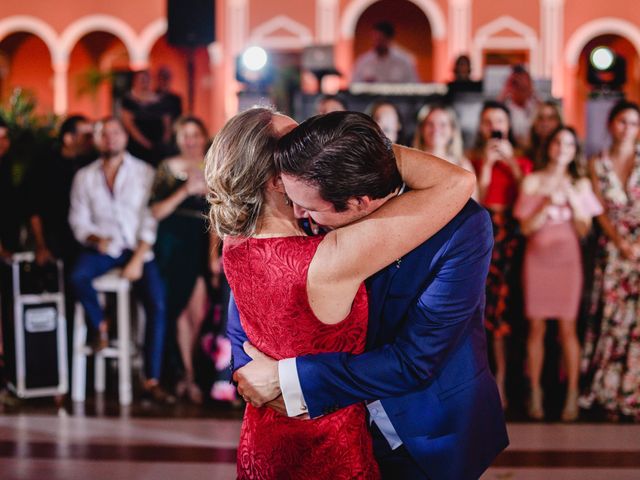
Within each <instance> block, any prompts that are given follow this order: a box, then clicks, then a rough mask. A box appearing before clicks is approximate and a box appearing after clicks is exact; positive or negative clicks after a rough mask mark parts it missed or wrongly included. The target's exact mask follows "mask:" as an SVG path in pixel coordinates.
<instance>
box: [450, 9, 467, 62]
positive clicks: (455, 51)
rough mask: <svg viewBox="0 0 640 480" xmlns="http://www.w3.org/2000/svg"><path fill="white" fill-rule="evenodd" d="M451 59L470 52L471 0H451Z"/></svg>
mask: <svg viewBox="0 0 640 480" xmlns="http://www.w3.org/2000/svg"><path fill="white" fill-rule="evenodd" d="M448 37H449V42H448V44H449V59H450V60H453V59H454V58H456V57H457V56H458V55H461V54H463V53H464V54H470V50H471V0H449V35H448Z"/></svg>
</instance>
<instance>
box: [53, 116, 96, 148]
mask: <svg viewBox="0 0 640 480" xmlns="http://www.w3.org/2000/svg"><path fill="white" fill-rule="evenodd" d="M83 122H89V120H88V119H87V117H85V116H84V115H71V116H70V117H67V118H66V119H65V121H64V122H62V125H60V132H59V133H58V139H59V140H60V141H61V142H62V139H63V138H64V136H65V135H66V134H67V133H74V134H75V133H77V131H78V124H79V123H83Z"/></svg>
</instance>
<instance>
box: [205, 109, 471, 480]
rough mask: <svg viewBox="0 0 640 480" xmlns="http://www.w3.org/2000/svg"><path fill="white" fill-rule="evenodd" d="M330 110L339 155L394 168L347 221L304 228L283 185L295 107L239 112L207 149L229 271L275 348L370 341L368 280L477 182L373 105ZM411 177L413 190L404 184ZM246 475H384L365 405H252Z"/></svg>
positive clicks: (257, 338) (341, 346) (354, 204)
mask: <svg viewBox="0 0 640 480" xmlns="http://www.w3.org/2000/svg"><path fill="white" fill-rule="evenodd" d="M318 118H319V117H318ZM321 118H323V119H328V122H329V123H328V124H327V122H325V123H323V125H324V128H327V125H328V126H329V127H330V128H329V130H330V131H331V132H335V131H336V129H339V130H338V131H339V132H341V133H340V135H339V136H338V138H339V142H336V144H335V145H333V146H332V148H339V146H338V145H337V143H342V142H345V144H348V145H350V147H351V148H345V149H344V150H343V153H342V154H341V155H340V158H341V162H344V165H345V166H346V165H347V164H349V165H352V164H351V163H348V162H349V161H350V160H349V159H350V158H351V157H352V156H353V155H357V156H360V155H362V152H366V153H365V156H366V157H367V158H371V159H372V160H375V161H372V162H371V163H372V165H373V164H374V163H375V164H381V165H385V168H382V169H379V170H378V171H379V172H380V176H381V178H384V179H386V180H385V182H384V183H385V184H386V187H385V188H382V189H381V190H380V191H379V197H378V198H371V197H369V196H363V197H351V198H350V199H349V200H348V201H347V205H346V208H345V210H344V211H343V212H340V213H341V214H344V218H345V222H344V223H348V225H346V226H344V227H341V228H337V229H334V230H331V231H330V232H329V233H327V234H326V235H320V236H315V237H308V236H306V235H305V233H304V231H303V230H302V229H301V228H300V226H299V224H298V222H297V221H296V218H295V216H294V212H293V208H292V206H291V202H290V201H289V199H288V197H287V196H286V192H285V190H284V187H283V181H284V183H286V182H287V181H289V180H288V178H287V176H286V175H282V176H281V175H279V174H278V172H277V171H276V166H275V163H274V149H275V146H276V141H277V139H278V138H279V137H280V136H282V135H284V134H285V133H287V132H289V131H290V130H292V129H293V128H294V127H295V126H296V124H295V122H294V121H293V120H291V119H290V118H288V117H285V116H282V115H278V114H275V113H274V112H272V111H271V110H268V109H264V108H257V109H251V110H248V111H245V112H243V113H240V114H238V115H236V116H235V117H234V118H232V119H231V120H230V121H229V122H228V123H227V124H226V125H225V127H224V128H223V129H222V130H221V131H220V133H218V135H217V136H216V138H215V140H214V142H213V145H212V146H211V149H210V150H209V153H208V154H207V159H206V163H207V165H206V177H207V183H208V185H209V195H208V199H209V202H210V203H211V214H210V216H211V220H212V224H213V226H214V228H215V229H216V230H217V232H218V233H219V235H220V236H221V237H223V238H224V243H225V246H224V251H223V259H224V266H225V272H226V274H227V277H228V279H229V284H230V285H231V289H232V291H233V293H234V297H235V301H236V304H237V306H238V310H239V312H240V320H241V323H242V327H243V328H244V330H245V332H246V333H247V336H248V338H249V340H250V342H251V343H252V344H253V345H255V346H256V347H257V348H258V349H260V350H261V351H263V352H264V353H266V354H267V355H269V356H270V357H272V358H275V359H283V358H290V357H295V356H300V355H306V354H315V353H320V352H335V351H343V352H351V353H359V352H362V351H363V349H364V346H365V338H366V330H367V313H368V312H367V292H366V289H365V287H364V283H363V282H364V280H365V279H366V278H367V277H369V276H370V275H372V274H373V273H375V272H377V271H378V270H380V269H382V268H383V267H385V266H387V265H388V264H390V263H392V262H393V261H394V260H396V259H398V258H400V257H402V256H403V255H404V254H405V253H408V252H409V251H411V250H412V249H413V248H415V247H416V246H418V245H419V244H421V243H422V242H424V241H425V240H426V239H427V238H429V237H430V236H431V235H433V234H434V233H436V232H437V231H438V230H439V229H440V228H442V227H443V226H444V225H445V224H446V223H447V222H448V221H449V220H451V219H452V218H453V217H454V216H455V215H456V213H457V212H458V211H459V210H460V209H461V208H462V207H463V206H464V204H465V203H466V201H467V200H468V199H469V197H470V195H471V192H472V190H473V188H474V183H475V182H474V180H473V176H472V175H471V174H469V173H467V172H465V171H464V170H462V169H459V168H458V167H455V166H454V165H451V164H450V163H449V162H446V161H444V160H440V159H438V158H436V157H433V156H431V155H428V154H425V153H422V152H418V151H416V150H412V149H408V148H404V147H399V146H393V147H391V145H390V143H389V142H388V140H386V139H385V137H384V134H383V133H382V131H381V130H380V129H379V128H378V127H377V126H376V124H375V123H374V122H373V120H372V119H370V118H369V117H368V116H366V115H363V114H359V113H354V112H334V113H330V114H327V115H325V116H323V117H321ZM314 125H317V123H316V124H314ZM318 128H320V127H318ZM347 137H348V138H347ZM348 142H351V143H348ZM354 145H355V146H358V147H360V148H358V149H354V148H353V146H354ZM355 150H358V151H355ZM342 159H343V160H342ZM394 166H397V168H394ZM388 167H391V168H388ZM372 168H373V166H372ZM372 173H373V172H372ZM376 175H377V174H376ZM400 176H402V178H400ZM281 177H282V178H281ZM363 181H365V180H364V179H363ZM402 181H404V182H405V183H406V184H407V186H408V187H409V188H410V189H411V191H409V192H407V193H404V194H402V195H398V193H399V191H400V187H401V184H402ZM298 188H304V186H303V187H298ZM309 188H311V187H309ZM323 202H324V203H323ZM312 204H313V205H312ZM316 204H317V205H319V206H317V207H316V206H315V205H316ZM332 205H333V204H331V203H330V202H327V201H326V200H324V199H322V198H321V197H319V194H318V198H315V199H313V198H312V199H311V200H310V201H309V204H308V205H306V206H305V207H306V208H307V209H308V210H310V209H314V208H318V210H316V212H317V213H318V215H316V218H321V217H322V213H323V212H324V211H326V210H327V209H330V208H333V207H332ZM296 208H299V207H296ZM356 220H357V221H356ZM351 222H354V223H351ZM372 252H375V254H372ZM238 477H239V478H241V479H276V478H278V479H280V478H295V479H305V478H331V479H334V480H337V479H351V478H378V477H379V472H378V469H377V465H376V462H375V459H374V457H373V450H372V445H371V438H370V436H369V432H368V429H367V425H366V420H365V406H364V405H363V404H355V405H352V406H350V407H347V408H344V409H341V410H338V411H336V412H334V413H331V414H328V415H325V416H323V417H320V418H318V419H313V420H299V419H295V418H289V417H287V416H284V415H280V414H278V413H276V412H275V411H274V410H272V409H269V408H254V407H253V406H252V405H247V409H246V411H245V416H244V421H243V424H242V430H241V436H240V445H239V447H238Z"/></svg>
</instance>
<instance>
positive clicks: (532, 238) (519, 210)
mask: <svg viewBox="0 0 640 480" xmlns="http://www.w3.org/2000/svg"><path fill="white" fill-rule="evenodd" d="M546 145H547V147H546V149H545V150H544V151H543V156H542V160H543V161H542V165H543V167H542V168H541V169H540V170H538V171H536V172H534V173H532V174H530V175H528V176H527V177H525V179H524V180H523V182H522V185H521V188H520V193H519V195H518V200H517V202H516V205H515V208H514V216H515V217H516V218H517V219H518V220H519V221H520V225H521V229H522V232H523V233H524V234H525V235H526V236H527V244H526V249H525V257H524V271H523V274H524V278H523V285H524V297H525V311H526V315H527V318H528V319H529V335H528V337H527V365H528V369H529V380H530V382H531V399H530V402H529V408H528V412H529V416H530V417H531V418H534V419H536V420H541V419H542V418H544V409H543V398H542V388H541V386H540V376H541V373H542V365H543V361H544V334H545V328H546V321H547V320H548V319H550V318H553V319H557V320H558V326H559V332H560V342H561V344H562V352H563V357H564V362H565V368H566V371H567V384H568V385H567V395H566V401H565V406H564V409H563V411H562V420H563V421H573V420H575V419H576V418H577V417H578V379H579V363H580V343H579V342H578V336H577V333H576V319H577V316H578V308H579V304H580V297H581V293H582V279H583V271H582V259H581V252H580V242H579V238H580V237H581V236H584V235H586V234H587V232H588V231H589V229H590V228H591V220H592V218H593V217H594V216H595V215H599V214H600V213H602V207H601V206H600V203H599V202H598V200H597V198H596V197H595V195H594V193H593V191H592V190H591V183H590V182H589V180H588V179H586V178H580V177H579V176H578V169H577V160H578V158H579V156H580V149H579V145H578V138H577V136H576V133H575V131H574V130H573V129H572V128H571V127H559V128H557V129H556V130H555V131H553V132H552V133H551V135H550V136H549V140H548V141H547V144H546Z"/></svg>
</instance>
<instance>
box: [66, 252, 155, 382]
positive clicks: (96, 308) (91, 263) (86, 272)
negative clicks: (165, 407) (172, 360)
mask: <svg viewBox="0 0 640 480" xmlns="http://www.w3.org/2000/svg"><path fill="white" fill-rule="evenodd" d="M131 255H132V253H131V251H126V252H124V253H123V254H122V255H120V256H119V257H118V258H113V257H110V256H109V255H103V254H101V253H98V252H95V251H93V250H85V251H84V252H82V253H81V254H80V256H79V257H78V260H77V261H76V264H75V266H74V267H73V270H72V272H71V284H72V286H73V290H74V292H75V294H76V297H77V299H78V301H79V302H80V303H81V304H82V306H83V307H84V309H85V312H86V314H87V317H88V319H89V322H90V325H91V326H93V327H94V328H95V329H98V327H99V325H100V322H102V320H103V319H104V312H103V311H102V308H101V307H100V303H99V302H98V294H97V292H96V290H95V289H94V288H93V285H92V281H93V279H95V278H96V277H99V276H100V275H103V274H105V273H107V272H108V271H109V270H111V269H112V268H116V267H124V266H125V265H126V264H127V262H128V261H129V259H130V258H131ZM134 287H135V288H136V290H139V292H140V294H141V298H142V301H143V304H144V310H145V314H146V317H147V318H146V331H145V344H144V350H145V362H144V363H145V373H146V375H147V378H148V379H156V380H158V379H159V378H160V372H161V369H162V354H163V350H164V337H165V332H166V329H167V318H166V309H165V291H164V284H163V283H162V278H161V277H160V272H159V270H158V266H157V265H156V262H155V261H153V260H151V261H150V262H147V263H145V264H144V270H143V273H142V278H140V280H138V281H136V282H135V283H134Z"/></svg>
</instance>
